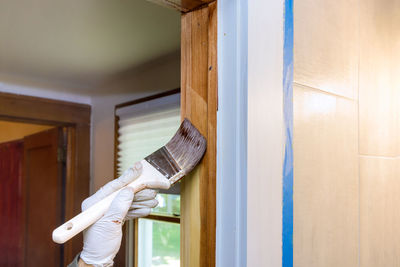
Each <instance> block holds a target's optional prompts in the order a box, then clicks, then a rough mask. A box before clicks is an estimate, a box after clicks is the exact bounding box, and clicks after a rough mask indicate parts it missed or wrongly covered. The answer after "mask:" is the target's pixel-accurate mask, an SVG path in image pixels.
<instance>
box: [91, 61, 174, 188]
mask: <svg viewBox="0 0 400 267" xmlns="http://www.w3.org/2000/svg"><path fill="white" fill-rule="evenodd" d="M104 86H106V87H107V90H108V92H109V95H102V96H97V97H92V99H91V101H92V156H91V157H92V160H91V162H92V185H91V192H94V191H96V190H97V189H99V188H100V187H101V186H102V185H104V184H105V183H107V182H108V181H110V180H111V179H113V178H114V110H115V106H116V105H118V104H121V103H124V102H128V101H131V100H134V99H138V98H142V97H145V96H148V95H152V94H156V93H160V92H163V91H168V90H171V89H175V88H179V86H180V57H179V54H176V55H175V56H174V57H170V58H168V59H167V60H165V61H162V62H158V63H157V64H155V65H152V66H149V68H147V69H144V70H142V71H141V72H138V73H133V74H131V75H128V76H126V77H123V78H121V79H118V80H116V81H110V82H108V83H107V84H105V85H104ZM103 91H104V90H103ZM113 91H118V92H119V93H118V94H115V93H114V94H113ZM133 163H134V162H132V164H133Z"/></svg>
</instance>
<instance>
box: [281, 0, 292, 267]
mask: <svg viewBox="0 0 400 267" xmlns="http://www.w3.org/2000/svg"><path fill="white" fill-rule="evenodd" d="M283 108H284V120H285V134H286V140H285V159H284V162H283V188H282V190H283V208H282V266H283V267H293V143H292V140H293V139H292V137H293V0H285V14H284V44H283Z"/></svg>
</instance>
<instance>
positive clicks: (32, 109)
mask: <svg viewBox="0 0 400 267" xmlns="http://www.w3.org/2000/svg"><path fill="white" fill-rule="evenodd" d="M90 118H91V107H90V106H89V105H84V104H77V103H71V102H65V101H59V100H51V99H46V98H39V97H31V96H23V95H15V94H9V93H0V119H1V120H8V121H18V122H27V123H40V124H47V125H54V126H62V127H66V128H67V132H68V149H67V151H68V154H67V162H66V164H67V171H66V185H65V194H66V199H65V216H66V218H71V217H73V216H74V215H76V214H78V213H79V212H80V211H81V202H82V201H83V200H84V199H85V198H86V197H87V196H88V195H89V185H90ZM81 249H82V235H80V237H79V238H74V239H73V240H71V241H69V242H67V243H66V244H65V245H64V265H65V266H66V265H67V264H68V263H69V262H71V261H72V259H73V258H74V256H75V254H77V253H78V252H79V251H81Z"/></svg>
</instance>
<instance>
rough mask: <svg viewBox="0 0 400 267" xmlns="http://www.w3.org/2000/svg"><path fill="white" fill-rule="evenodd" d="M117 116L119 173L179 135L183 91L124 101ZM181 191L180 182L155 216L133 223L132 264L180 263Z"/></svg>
mask: <svg viewBox="0 0 400 267" xmlns="http://www.w3.org/2000/svg"><path fill="white" fill-rule="evenodd" d="M116 119H117V121H118V126H117V128H118V136H117V138H118V139H117V140H118V142H117V143H118V144H117V172H118V173H117V174H118V175H121V174H122V172H123V171H124V170H126V169H127V168H129V167H130V166H132V164H133V163H135V162H137V161H140V160H141V159H143V158H144V157H146V156H148V155H149V154H151V153H153V152H154V151H156V150H157V149H159V148H160V147H162V146H164V145H165V144H166V143H167V142H168V141H169V140H170V139H171V138H172V136H173V135H174V134H175V132H176V131H177V129H178V128H179V125H180V121H181V119H180V94H179V90H174V91H171V92H168V93H165V94H163V95H157V96H154V97H149V98H146V99H142V100H137V101H133V102H131V103H127V104H121V105H119V106H117V108H116ZM179 191H180V190H179V184H178V185H175V186H174V187H172V188H171V189H169V190H167V191H160V193H159V194H158V195H157V199H158V201H159V205H158V206H157V207H156V208H154V209H153V211H152V213H151V215H150V216H148V217H146V218H143V219H138V220H135V222H130V223H129V224H130V225H129V227H128V228H129V229H131V230H130V231H129V233H128V257H127V259H128V266H137V267H151V266H157V267H164V266H169V267H178V266H180V224H179V222H180V195H179ZM133 244H135V245H133ZM133 247H134V248H133ZM134 249H135V250H136V251H134ZM134 255H136V257H134Z"/></svg>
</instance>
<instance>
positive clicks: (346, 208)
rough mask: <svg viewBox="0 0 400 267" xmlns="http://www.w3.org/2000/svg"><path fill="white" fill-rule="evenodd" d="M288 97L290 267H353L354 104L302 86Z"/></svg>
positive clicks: (355, 192)
mask: <svg viewBox="0 0 400 267" xmlns="http://www.w3.org/2000/svg"><path fill="white" fill-rule="evenodd" d="M293 93H294V94H293V95H294V97H293V101H294V105H293V108H294V122H293V126H294V130H293V151H294V187H293V190H294V196H293V201H294V218H293V219H294V229H293V230H294V233H293V251H294V252H293V255H294V257H293V258H294V266H297V267H321V266H324V267H338V266H341V267H354V266H357V264H358V229H359V228H358V168H357V167H358V164H357V160H358V158H357V148H358V146H357V105H356V103H355V101H352V100H349V99H345V98H342V97H337V96H334V95H331V94H327V93H323V92H321V91H319V90H314V89H310V88H307V87H300V86H294V91H293Z"/></svg>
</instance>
